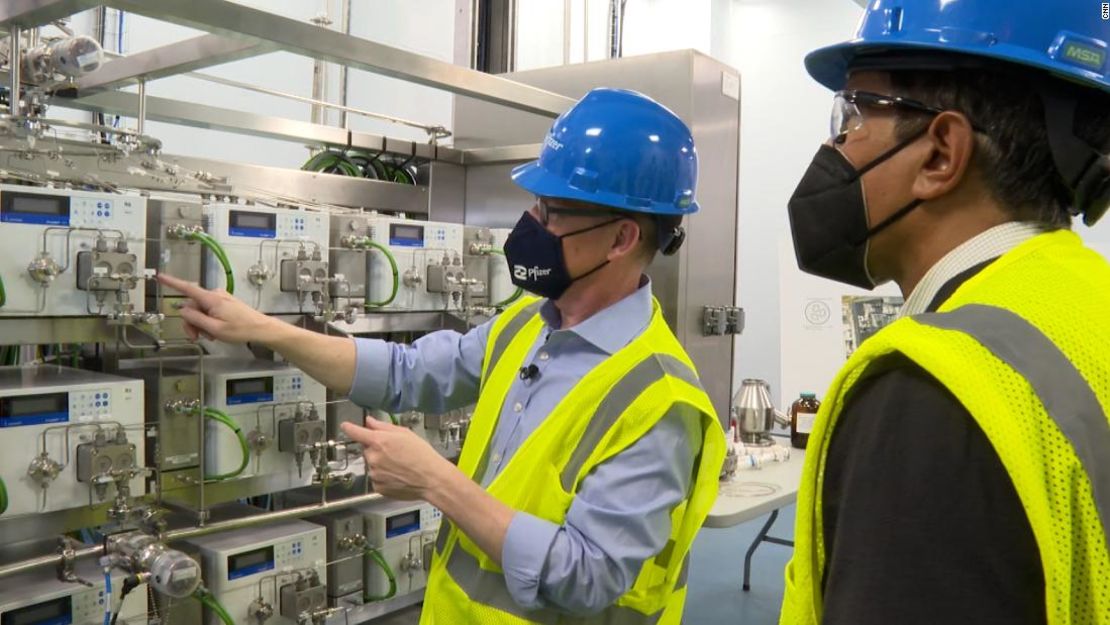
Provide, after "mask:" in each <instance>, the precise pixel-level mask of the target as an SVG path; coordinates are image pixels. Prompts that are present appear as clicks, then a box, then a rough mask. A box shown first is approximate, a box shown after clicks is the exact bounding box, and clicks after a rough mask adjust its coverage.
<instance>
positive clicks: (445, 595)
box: [420, 300, 725, 625]
mask: <svg viewBox="0 0 1110 625" xmlns="http://www.w3.org/2000/svg"><path fill="white" fill-rule="evenodd" d="M533 301H534V300H530V301H524V302H520V303H518V304H517V305H515V306H514V307H513V308H511V309H510V310H508V311H506V312H505V313H504V314H503V315H502V317H501V318H499V319H498V320H497V322H495V324H494V327H493V328H492V329H491V333H490V337H489V341H488V345H489V347H488V348H487V354H486V359H487V362H489V360H490V356H491V353H492V350H493V346H494V345H495V344H496V343H497V341H498V339H499V338H500V336H501V333H502V331H503V330H505V328H506V326H507V325H509V323H510V322H511V320H512V318H513V316H515V315H517V314H522V312H523V311H525V309H527V308H528V306H529V305H530V304H531V303H532V302H533ZM541 328H542V321H541V320H540V319H539V317H538V315H536V317H535V318H534V319H532V320H530V321H529V322H528V323H526V324H525V325H524V326H523V328H522V329H521V330H520V332H519V333H518V334H517V335H516V337H515V338H514V339H513V340H512V342H511V343H509V345H508V348H507V350H506V351H505V352H504V353H503V354H502V355H501V356H500V359H499V360H498V361H497V364H496V365H495V366H494V368H493V370H492V371H488V372H486V373H487V377H486V380H485V382H484V384H483V387H482V394H481V397H480V399H479V402H478V406H477V407H476V409H475V412H474V415H473V418H472V422H471V427H470V431H469V432H468V435H467V440H466V442H465V444H464V448H463V452H462V455H461V456H460V460H459V467H460V469H461V470H463V471H464V472H465V473H466V474H467V475H469V476H471V477H472V478H473V477H475V475H476V471H477V470H478V469H479V468H480V467H479V465H480V463H481V461H482V457H483V455H484V454H485V453H486V448H487V447H488V445H489V442H490V440H491V438H492V433H493V430H494V429H495V427H496V422H497V418H498V415H499V414H500V411H501V407H502V404H503V403H504V400H505V396H506V395H507V393H508V389H509V386H510V385H511V384H512V381H513V379H514V378H515V377H516V375H517V371H518V370H519V368H520V366H521V365H522V364H523V362H524V359H525V357H526V356H527V352H528V349H529V347H530V346H531V345H532V344H533V343H534V341H535V340H536V338H537V337H538V333H539V332H540V330H541ZM660 357H671V358H673V359H676V360H677V361H679V362H681V363H682V364H683V365H684V366H685V367H688V368H689V371H691V372H694V367H693V363H692V362H691V361H690V359H689V357H688V356H687V355H686V353H685V352H684V351H683V350H682V348H681V346H680V345H679V344H678V341H677V339H675V337H674V335H673V334H672V333H671V331H670V330H669V328H667V326H666V323H665V322H664V321H663V317H662V314H661V312H660V310H659V306H658V302H655V303H654V311H653V315H652V321H651V323H650V324H649V326H648V328H647V329H646V330H645V331H644V332H643V333H642V334H641V335H640V336H639V337H637V338H636V339H635V340H634V341H632V343H630V344H629V345H628V346H626V347H625V348H623V349H622V350H620V351H619V352H617V353H616V354H614V355H613V356H611V357H610V358H608V359H607V360H606V361H605V362H603V363H602V364H600V365H598V366H597V367H595V368H594V369H593V370H592V371H591V372H590V373H589V374H587V375H586V376H584V377H583V378H582V379H581V380H580V381H579V382H578V384H577V385H576V386H575V387H574V389H572V391H571V392H569V393H567V395H566V396H565V397H564V398H563V400H562V401H561V402H560V403H559V405H558V406H556V407H555V409H554V410H553V411H552V412H551V414H550V415H548V416H547V418H546V419H544V421H543V423H541V424H540V426H539V427H538V428H536V430H535V431H534V432H533V433H532V434H531V435H530V436H529V437H528V438H527V439H526V440H525V441H524V443H522V445H521V447H520V449H518V450H517V451H516V453H514V454H513V457H512V458H511V459H510V460H509V462H508V464H507V465H506V466H505V468H504V470H503V471H502V472H501V473H500V474H499V475H498V476H497V477H496V478H495V479H494V480H493V482H492V483H491V484H490V485H489V489H488V491H489V493H490V494H491V495H493V496H494V497H496V498H497V499H499V500H500V501H502V502H503V503H505V504H506V505H508V506H509V507H511V508H513V509H515V510H520V511H524V512H528V513H530V514H533V515H535V516H537V517H539V518H542V519H545V520H548V521H551V522H553V523H559V524H561V523H562V522H563V521H564V519H565V516H566V512H567V510H569V508H570V505H571V503H572V502H573V500H574V496H575V492H576V491H577V488H578V485H579V483H580V482H581V480H582V479H583V478H584V477H585V476H586V475H588V474H589V473H590V471H592V470H593V468H594V467H596V466H597V465H598V464H600V463H602V462H604V461H605V460H607V459H609V458H611V457H612V456H614V455H616V454H618V453H620V452H621V451H622V450H624V449H625V448H627V447H628V446H629V445H631V444H632V443H634V442H635V441H636V440H638V439H639V438H640V437H641V436H643V435H644V434H645V433H646V432H647V431H648V430H650V429H651V428H652V427H653V426H654V425H655V424H656V423H657V422H658V421H659V419H661V418H662V417H663V415H664V414H665V413H666V412H667V411H668V410H669V409H670V408H671V407H672V406H673V405H675V404H686V405H688V406H690V407H691V409H694V410H697V411H698V412H700V413H701V415H702V429H703V432H704V438H703V441H702V452H701V457H700V460H699V461H698V467H697V476H696V478H695V481H694V484H693V486H692V489H691V494H690V496H689V498H688V499H687V500H686V501H685V502H683V503H682V504H680V505H679V506H677V507H676V509H675V510H674V511H673V512H672V515H671V520H672V530H671V541H672V543H673V545H671V546H670V548H669V549H667V550H665V552H666V553H664V554H660V555H658V556H656V557H655V558H652V559H650V560H648V561H647V562H645V564H644V565H643V567H642V569H641V571H640V573H639V575H638V576H637V578H636V581H635V583H634V584H633V586H632V588H631V589H630V590H629V591H628V592H627V593H626V594H625V595H624V596H622V597H621V598H620V599H619V600H618V602H617V606H619V608H610V610H614V609H621V610H626V611H628V612H627V613H626V614H636V615H653V616H652V617H651V620H650V621H645V622H652V623H660V624H662V625H679V623H680V622H681V617H682V607H683V603H684V599H685V594H686V593H685V585H684V582H682V580H680V579H679V578H680V573H681V572H682V570H683V564H684V560H685V558H686V556H687V554H688V552H689V548H690V545H691V544H692V542H693V539H694V536H695V535H696V533H697V531H698V529H699V528H700V527H701V524H702V523H703V522H704V520H705V517H706V515H708V513H709V510H710V508H711V507H712V505H713V502H714V501H715V499H716V496H717V478H718V475H719V474H720V467H721V464H722V463H723V461H724V455H725V438H724V432H723V431H722V430H721V427H720V424H719V422H718V420H717V417H716V414H715V412H714V410H713V407H712V404H711V403H710V401H709V398H708V396H707V395H706V394H705V392H704V390H702V389H701V387H700V386H695V385H693V384H691V383H689V382H687V381H685V380H683V379H680V378H679V377H675V376H673V375H662V376H660V377H659V378H658V379H657V380H655V381H653V382H651V383H650V385H648V386H647V387H646V388H644V389H643V391H642V392H641V393H640V394H639V395H637V396H636V397H635V399H634V400H632V401H631V403H630V404H629V405H628V406H627V408H626V409H624V410H623V412H621V413H620V416H619V417H618V418H617V420H616V421H615V422H614V424H613V425H612V427H610V428H609V429H608V430H606V431H605V433H604V435H603V436H602V437H601V438H600V440H599V442H598V443H597V444H596V446H594V447H593V448H592V451H590V453H589V455H588V457H587V458H586V460H585V461H584V462H583V463H582V465H581V467H580V468H579V469H578V470H577V472H575V473H574V477H573V480H572V482H573V485H572V486H571V488H569V489H565V488H564V486H563V475H562V474H563V473H564V469H565V468H566V467H567V466H568V463H569V462H570V459H571V456H572V454H573V452H574V451H575V449H576V448H577V447H578V442H579V441H580V440H581V439H582V438H583V435H584V431H585V430H586V428H587V426H588V424H589V422H590V416H591V415H593V414H594V413H595V411H596V410H597V408H598V405H599V404H600V403H601V402H602V401H603V400H604V399H605V398H606V397H607V396H608V395H609V394H610V391H611V390H612V389H613V388H614V386H616V385H617V384H618V382H620V381H621V380H622V379H623V378H624V377H625V376H626V375H627V374H628V373H629V371H630V370H632V369H633V368H634V367H636V366H637V365H640V364H642V363H643V362H644V361H645V360H648V359H652V358H660ZM568 475H569V473H568ZM446 536H447V538H446V541H445V542H444V543H443V549H442V551H437V554H436V556H435V558H434V559H433V563H432V568H431V571H430V573H429V580H428V589H427V592H426V593H425V602H424V610H423V612H422V614H421V621H420V622H421V623H422V625H448V624H450V625H454V624H456V623H483V624H486V623H489V624H517V623H593V622H606V621H600V620H591V619H590V618H574V617H569V616H560V615H557V614H554V613H553V612H551V611H543V612H542V613H536V614H534V615H528V614H513V613H510V612H508V611H505V610H501V609H498V608H496V607H492V606H490V605H486V604H483V603H481V602H479V601H474V600H471V598H470V597H468V595H467V593H466V592H465V591H464V590H463V587H462V586H460V584H459V583H457V580H455V579H453V578H452V576H451V573H450V572H449V571H450V568H449V564H450V563H451V562H452V557H453V556H454V555H456V554H454V551H455V550H463V554H461V555H462V556H467V557H471V558H474V559H476V560H477V562H478V565H479V566H480V568H481V571H483V572H491V573H496V574H500V573H501V569H500V567H498V566H497V564H496V563H494V562H493V561H492V560H490V559H489V558H488V557H486V555H485V554H484V553H482V552H481V550H479V549H478V548H477V547H476V546H475V545H474V543H473V542H472V541H471V540H470V539H469V538H468V537H467V536H466V535H464V534H462V533H461V532H459V531H458V530H457V529H455V528H454V527H452V528H451V529H450V532H449V533H448V534H447V535H446ZM502 583H503V582H502ZM464 585H465V584H464ZM505 593H507V590H505ZM516 612H520V610H519V609H516ZM628 622H636V621H635V620H633V621H628Z"/></svg>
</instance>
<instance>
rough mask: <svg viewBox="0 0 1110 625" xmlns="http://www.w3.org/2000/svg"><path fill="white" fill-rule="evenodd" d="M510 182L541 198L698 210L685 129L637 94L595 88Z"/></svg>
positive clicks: (668, 211) (654, 210) (646, 209)
mask: <svg viewBox="0 0 1110 625" xmlns="http://www.w3.org/2000/svg"><path fill="white" fill-rule="evenodd" d="M512 178H513V182H515V183H516V184H517V185H519V186H520V187H522V188H524V189H525V190H527V191H530V192H531V193H533V194H535V195H538V196H543V197H553V198H562V199H567V200H578V201H582V202H590V203H593V204H601V205H603V206H609V207H612V208H616V209H618V210H626V211H635V212H640V213H647V214H652V215H676V216H681V215H688V214H691V213H696V212H697V211H698V203H697V201H696V200H695V199H694V191H695V189H696V188H697V182H698V155H697V151H696V150H695V149H694V137H693V135H691V133H690V129H689V128H687V127H686V124H684V123H682V120H681V119H679V118H678V116H677V115H675V114H674V113H672V112H671V111H670V110H668V109H667V108H666V107H664V106H663V105H662V104H659V103H658V102H656V101H655V100H652V99H651V98H649V97H647V96H645V95H643V94H641V93H637V92H635V91H627V90H623V89H594V90H593V91H590V92H589V93H587V94H586V95H585V97H583V98H582V99H581V100H579V101H578V103H577V104H575V105H574V106H573V107H571V109H570V110H569V111H567V112H566V113H563V114H562V115H561V116H560V117H559V118H558V119H556V120H555V123H554V124H553V125H552V126H551V130H549V131H548V133H547V136H546V137H545V138H544V142H543V148H542V149H541V150H540V157H539V159H538V160H535V161H533V162H531V163H527V164H525V165H521V166H519V167H517V168H515V169H513V174H512Z"/></svg>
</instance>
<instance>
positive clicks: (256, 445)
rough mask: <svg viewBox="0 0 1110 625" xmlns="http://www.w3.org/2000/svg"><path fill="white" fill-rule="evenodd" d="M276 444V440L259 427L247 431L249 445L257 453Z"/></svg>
mask: <svg viewBox="0 0 1110 625" xmlns="http://www.w3.org/2000/svg"><path fill="white" fill-rule="evenodd" d="M273 444H274V440H273V439H272V438H270V437H269V436H266V434H265V433H264V432H263V431H262V430H259V429H257V428H255V429H253V430H251V431H250V432H247V446H248V447H250V448H251V451H253V452H254V453H256V454H261V453H262V452H264V451H266V450H267V449H269V448H270V445H273Z"/></svg>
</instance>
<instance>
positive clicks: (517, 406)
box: [513, 402, 524, 412]
mask: <svg viewBox="0 0 1110 625" xmlns="http://www.w3.org/2000/svg"><path fill="white" fill-rule="evenodd" d="M521 410H524V404H522V403H520V402H517V403H515V404H513V412H520V411H521Z"/></svg>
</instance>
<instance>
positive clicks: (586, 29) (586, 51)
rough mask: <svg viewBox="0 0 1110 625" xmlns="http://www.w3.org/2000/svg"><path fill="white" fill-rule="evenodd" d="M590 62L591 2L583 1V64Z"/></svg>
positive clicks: (588, 0)
mask: <svg viewBox="0 0 1110 625" xmlns="http://www.w3.org/2000/svg"><path fill="white" fill-rule="evenodd" d="M589 61H590V0H582V62H583V63H588V62H589Z"/></svg>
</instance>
